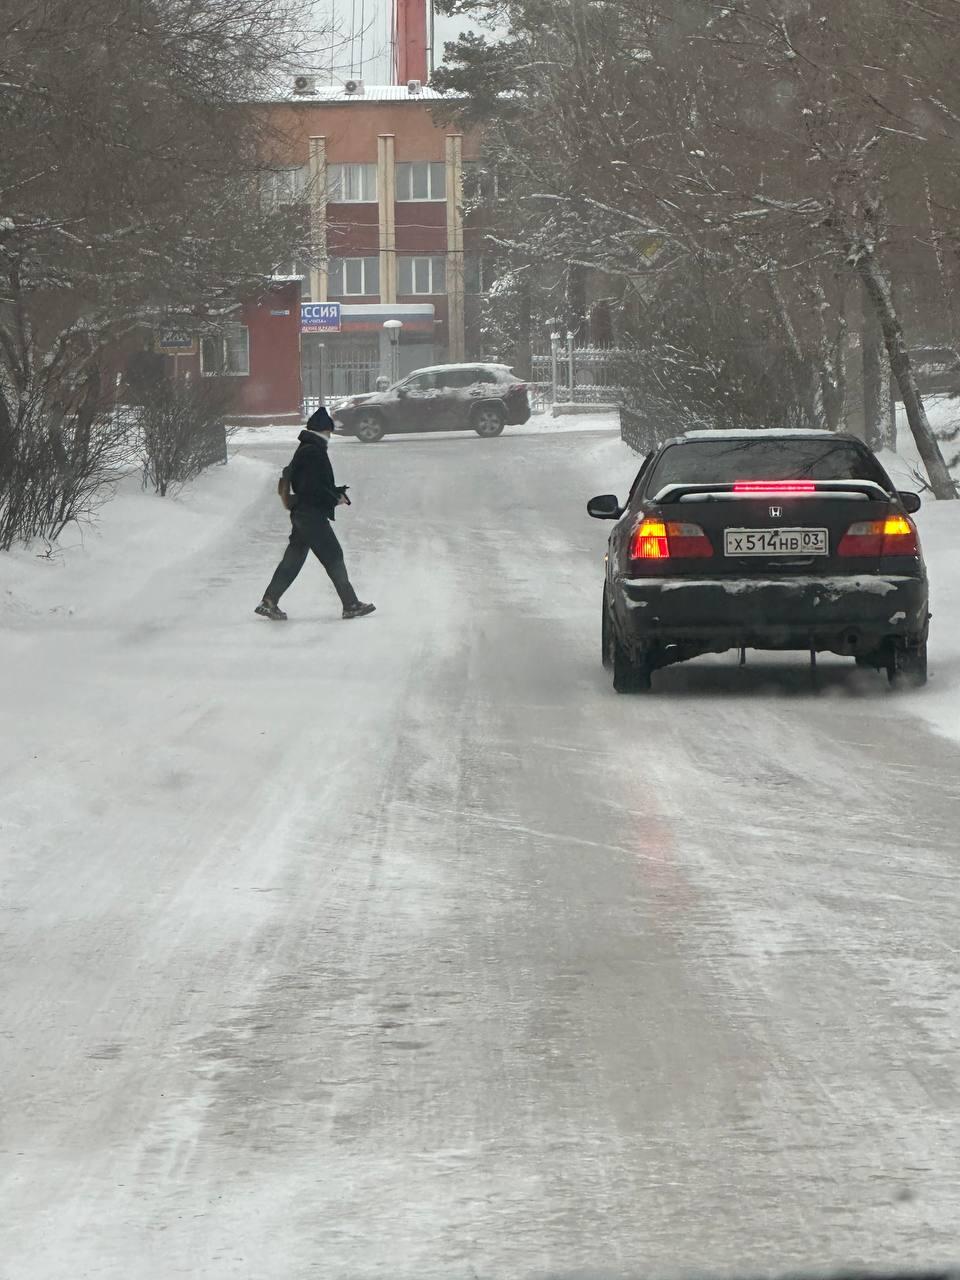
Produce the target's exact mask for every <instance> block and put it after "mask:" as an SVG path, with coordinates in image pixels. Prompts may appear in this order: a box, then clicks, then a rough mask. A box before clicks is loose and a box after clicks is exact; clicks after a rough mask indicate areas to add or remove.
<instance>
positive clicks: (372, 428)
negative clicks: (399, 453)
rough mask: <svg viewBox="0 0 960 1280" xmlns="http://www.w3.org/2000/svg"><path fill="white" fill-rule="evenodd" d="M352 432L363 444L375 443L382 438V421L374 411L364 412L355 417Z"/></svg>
mask: <svg viewBox="0 0 960 1280" xmlns="http://www.w3.org/2000/svg"><path fill="white" fill-rule="evenodd" d="M353 434H354V435H355V436H356V437H357V439H358V440H359V441H361V443H363V444H376V443H377V441H378V440H382V439H383V423H382V422H381V421H380V419H379V418H378V417H377V415H376V414H375V413H366V414H364V415H363V417H362V418H358V419H357V425H356V426H355V427H354V429H353Z"/></svg>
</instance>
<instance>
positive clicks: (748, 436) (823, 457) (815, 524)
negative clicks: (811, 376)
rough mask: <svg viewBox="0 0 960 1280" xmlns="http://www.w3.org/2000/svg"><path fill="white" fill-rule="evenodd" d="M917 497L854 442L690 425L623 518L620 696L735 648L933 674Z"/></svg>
mask: <svg viewBox="0 0 960 1280" xmlns="http://www.w3.org/2000/svg"><path fill="white" fill-rule="evenodd" d="M919 506H920V499H919V498H918V496H917V495H916V494H914V493H898V492H897V490H896V488H895V487H894V485H893V483H892V481H891V480H890V477H889V476H888V475H887V474H886V472H885V471H884V469H883V467H882V466H881V465H880V462H879V461H878V460H877V458H876V457H875V456H874V455H873V454H872V453H871V452H870V450H869V449H868V448H867V447H866V446H865V445H864V444H863V443H862V442H861V441H860V440H858V439H856V437H854V436H848V435H837V434H834V433H832V432H827V431H740V432H711V431H702V432H701V431H695V432H690V433H689V434H688V435H686V436H682V437H678V438H677V439H674V440H668V441H667V442H666V443H665V444H663V445H661V446H660V447H659V448H658V449H657V450H655V451H654V452H653V453H651V454H650V455H649V456H648V457H647V458H646V459H645V461H644V463H643V466H642V467H641V468H640V472H639V474H638V475H637V477H636V479H635V480H634V482H633V486H632V488H631V490H630V496H629V497H628V499H627V502H626V504H625V505H624V506H621V505H620V503H619V501H618V500H617V498H616V497H615V496H613V495H612V494H606V495H604V496H602V497H598V498H593V499H591V501H590V502H589V503H588V506H587V510H588V511H589V513H590V515H592V516H595V517H596V518H597V519H601V520H616V521H617V524H616V527H615V528H614V529H613V532H612V533H611V535H610V543H609V551H608V555H607V570H606V581H605V582H604V588H603V614H602V648H603V661H604V665H607V666H611V667H612V668H613V683H614V688H616V689H617V690H618V691H620V692H627V691H632V690H637V689H649V687H650V683H651V674H652V672H653V671H655V670H656V669H657V668H658V667H665V666H668V665H669V664H671V663H674V662H682V661H684V660H686V659H688V658H694V657H696V656H698V655H699V654H703V653H722V652H723V651H724V650H727V649H741V650H746V649H747V648H753V649H798V650H806V651H809V652H810V653H811V654H812V655H813V654H816V653H817V652H830V653H837V654H846V655H848V656H851V657H854V658H856V660H857V662H858V663H859V664H861V665H863V666H871V667H875V668H877V669H879V670H885V671H886V672H887V674H888V676H889V678H890V681H891V683H908V684H916V685H919V684H923V683H924V682H925V681H926V678H927V627H928V619H929V616H930V615H929V612H928V607H927V601H928V592H927V575H926V569H925V567H924V563H923V556H922V554H921V550H920V541H919V537H918V535H917V529H916V525H915V524H914V522H913V520H911V518H910V516H911V514H912V513H914V512H915V511H917V510H918V509H919Z"/></svg>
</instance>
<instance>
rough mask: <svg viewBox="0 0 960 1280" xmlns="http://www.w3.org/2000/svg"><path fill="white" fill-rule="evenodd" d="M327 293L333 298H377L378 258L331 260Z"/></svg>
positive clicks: (378, 285) (378, 290) (378, 288)
mask: <svg viewBox="0 0 960 1280" xmlns="http://www.w3.org/2000/svg"><path fill="white" fill-rule="evenodd" d="M328 270H329V279H328V283H327V292H328V293H330V294H331V295H332V296H333V297H341V298H351V297H368V298H372V297H378V296H379V294H380V259H379V258H331V259H330V266H329V268H328Z"/></svg>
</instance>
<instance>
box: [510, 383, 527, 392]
mask: <svg viewBox="0 0 960 1280" xmlns="http://www.w3.org/2000/svg"><path fill="white" fill-rule="evenodd" d="M526 389H527V384H526V383H525V382H514V383H512V384H511V386H510V388H509V390H510V391H526Z"/></svg>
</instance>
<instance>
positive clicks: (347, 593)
mask: <svg viewBox="0 0 960 1280" xmlns="http://www.w3.org/2000/svg"><path fill="white" fill-rule="evenodd" d="M332 434H333V419H332V418H331V417H330V415H329V413H327V411H326V409H325V408H324V407H323V405H321V406H320V408H319V409H318V410H317V411H316V413H314V414H313V415H312V416H311V417H310V418H309V419H308V421H307V426H306V429H305V430H304V431H301V432H300V436H299V439H300V444H299V447H298V448H297V451H296V453H295V454H294V455H293V458H292V460H291V462H290V465H289V466H288V467H285V468H284V471H283V475H282V476H281V478H280V486H279V491H280V496H281V498H282V499H283V502H284V506H286V507H287V508H288V510H289V511H290V524H291V526H292V527H291V530H290V541H289V543H288V544H287V549H286V551H285V552H284V553H283V559H282V560H281V561H280V563H279V564H278V565H277V568H276V572H275V573H274V575H273V577H272V578H271V580H270V585H269V586H268V587H267V589H266V591H265V592H264V593H263V599H262V600H261V601H260V603H259V604H258V605H257V607H256V609H255V611H254V612H256V613H258V614H259V615H260V616H261V617H262V618H270V619H271V621H273V622H284V621H285V620H286V617H287V615H286V614H285V613H284V612H283V610H282V609H281V608H280V607H279V601H280V597H281V596H282V595H283V593H284V592H285V591H286V590H287V588H288V587H289V586H290V584H291V583H292V582H293V580H294V579H295V578H296V576H297V574H298V573H299V572H300V570H301V569H302V568H303V566H304V563H305V561H306V559H307V555H308V553H309V552H311V551H312V552H313V554H314V555H315V556H316V557H317V559H318V560H319V561H320V563H321V564H322V565H323V567H324V569H326V571H327V576H328V577H329V579H330V581H331V582H332V583H333V585H334V587H335V588H336V590H337V595H338V596H339V597H340V603H341V604H342V605H343V616H344V617H345V618H363V617H365V616H366V615H367V614H368V613H373V611H374V608H375V606H374V605H372V604H364V603H363V602H362V601H361V600H360V599H359V598H358V596H357V593H356V592H355V591H354V589H353V587H352V585H351V583H350V579H349V577H348V576H347V567H346V565H345V564H344V562H343V548H342V547H341V546H340V543H339V541H338V539H337V535H336V534H335V533H334V531H333V523H332V522H333V519H334V513H335V511H336V509H337V507H340V506H349V505H350V499H349V498H348V497H347V486H346V485H338V484H337V483H336V481H335V479H334V475H333V467H332V466H331V464H330V454H329V451H328V447H327V446H328V441H329V440H330V437H331V435H332Z"/></svg>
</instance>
